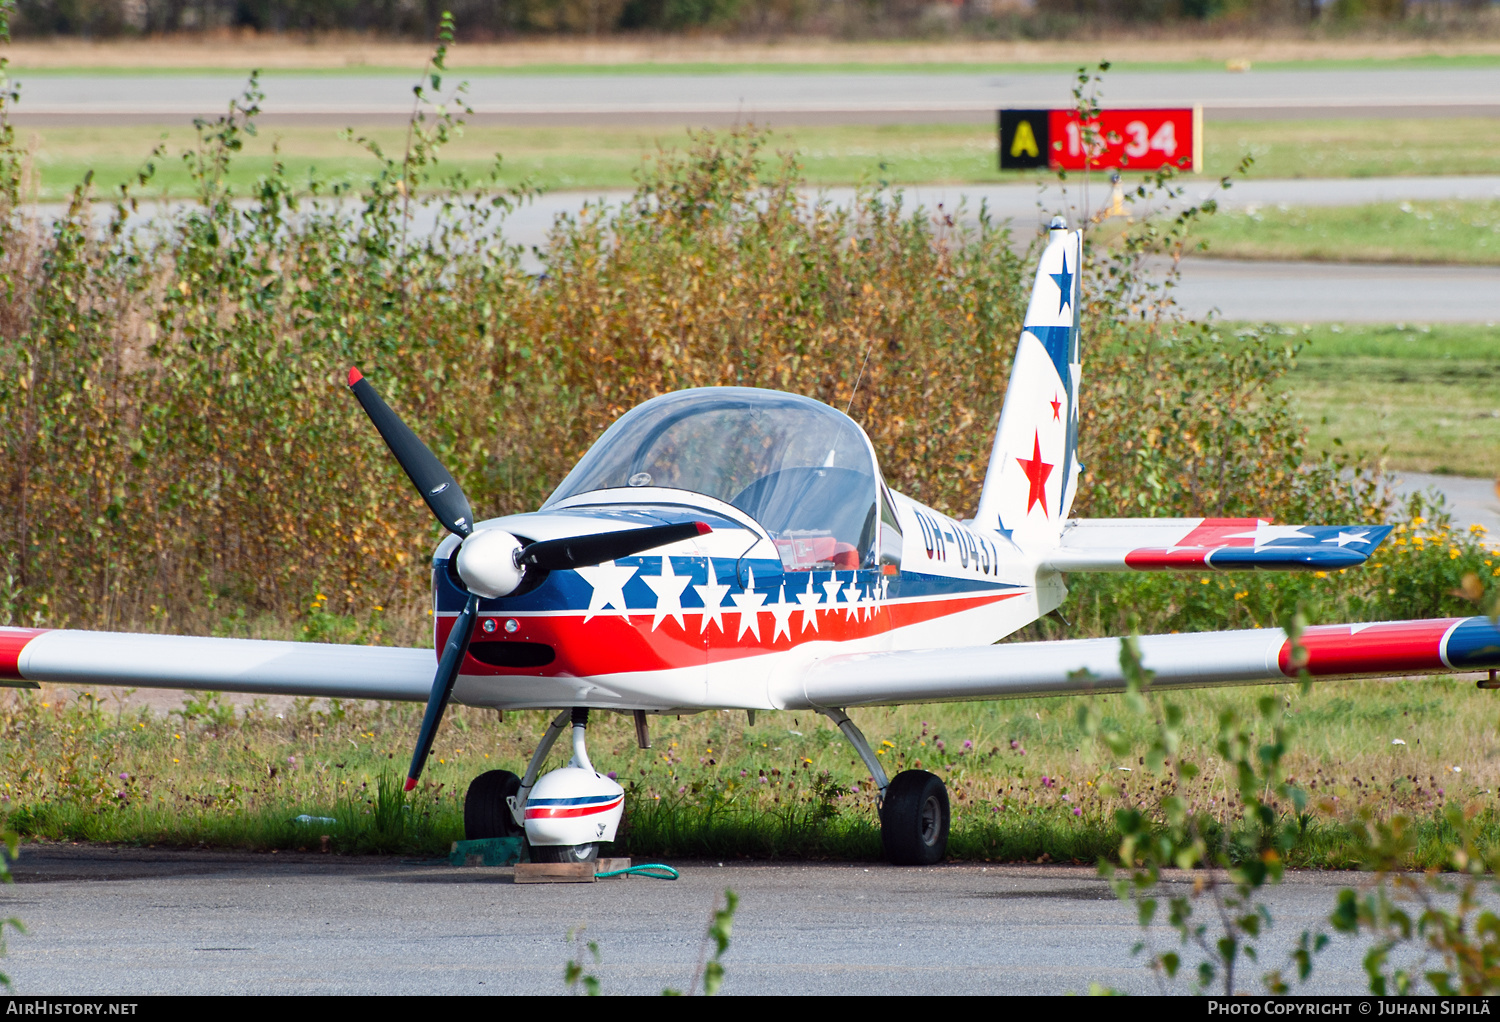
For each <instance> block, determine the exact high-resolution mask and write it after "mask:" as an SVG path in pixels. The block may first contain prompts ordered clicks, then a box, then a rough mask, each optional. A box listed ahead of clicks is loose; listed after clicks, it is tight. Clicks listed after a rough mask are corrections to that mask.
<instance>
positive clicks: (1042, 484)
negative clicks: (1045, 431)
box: [1016, 433, 1052, 515]
mask: <svg viewBox="0 0 1500 1022" xmlns="http://www.w3.org/2000/svg"><path fill="white" fill-rule="evenodd" d="M1016 462H1017V463H1018V464H1019V465H1020V466H1021V471H1022V472H1025V473H1026V481H1027V482H1029V483H1030V484H1031V492H1030V493H1028V494H1027V495H1026V513H1027V514H1030V513H1031V509H1032V508H1033V507H1035V506H1036V505H1037V504H1040V505H1042V514H1044V515H1045V514H1047V491H1046V487H1047V477H1048V476H1050V475H1051V474H1052V466H1051V465H1049V464H1047V463H1046V462H1044V461H1043V460H1042V438H1041V434H1039V433H1033V434H1032V440H1031V460H1030V461H1027V460H1026V459H1025V458H1017V459H1016Z"/></svg>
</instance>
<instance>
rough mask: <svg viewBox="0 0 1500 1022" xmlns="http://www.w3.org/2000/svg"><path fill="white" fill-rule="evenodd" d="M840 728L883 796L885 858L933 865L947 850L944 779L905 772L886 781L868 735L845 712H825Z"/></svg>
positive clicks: (881, 824)
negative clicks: (866, 737) (867, 739)
mask: <svg viewBox="0 0 1500 1022" xmlns="http://www.w3.org/2000/svg"><path fill="white" fill-rule="evenodd" d="M822 712H823V713H824V714H825V715H826V716H827V717H828V719H829V720H831V721H833V722H834V723H835V724H837V725H838V728H839V730H840V731H842V732H843V733H844V737H845V738H847V739H849V744H850V745H852V746H854V750H855V751H856V752H858V753H859V758H860V759H862V760H864V761H865V766H866V767H867V768H868V769H869V771H870V776H871V777H872V778H873V779H874V781H875V787H876V788H877V789H879V792H880V803H879V804H880V840H881V843H882V844H883V845H884V846H885V855H886V858H887V859H889V860H890V861H891V862H892V863H894V864H895V865H897V866H930V865H932V864H934V863H937V862H942V861H943V855H944V854H945V853H946V852H947V851H948V822H949V810H948V789H947V787H946V786H945V785H944V784H943V779H942V778H941V777H938V776H937V775H936V774H930V773H928V772H927V771H926V770H903V771H901V773H899V774H897V775H896V777H895V779H894V780H886V776H885V769H884V768H883V767H882V766H881V765H880V760H879V758H878V757H876V755H875V753H874V750H872V749H871V748H870V743H869V742H868V741H866V740H865V736H864V734H863V733H862V732H861V731H860V730H859V728H858V727H856V726H855V725H854V721H852V720H850V719H849V715H848V714H847V713H845V712H844V711H843V710H838V709H825V710H823V711H822Z"/></svg>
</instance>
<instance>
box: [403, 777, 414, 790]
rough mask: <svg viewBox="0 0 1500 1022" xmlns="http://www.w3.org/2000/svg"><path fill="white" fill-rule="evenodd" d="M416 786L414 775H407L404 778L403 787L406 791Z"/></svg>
mask: <svg viewBox="0 0 1500 1022" xmlns="http://www.w3.org/2000/svg"><path fill="white" fill-rule="evenodd" d="M416 786H417V779H416V778H415V777H408V778H407V779H406V788H405V790H406V791H411V790H412V789H413V788H415V787H416Z"/></svg>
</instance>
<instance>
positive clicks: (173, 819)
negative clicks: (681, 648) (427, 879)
mask: <svg viewBox="0 0 1500 1022" xmlns="http://www.w3.org/2000/svg"><path fill="white" fill-rule="evenodd" d="M1264 691H1265V690H1264V689H1255V688H1246V689H1229V690H1221V691H1205V692H1194V693H1183V694H1181V695H1179V696H1174V697H1173V698H1174V699H1176V700H1177V701H1178V702H1179V703H1180V704H1181V705H1182V706H1183V707H1184V709H1185V710H1186V713H1187V719H1188V720H1189V721H1190V722H1191V723H1190V726H1189V737H1188V740H1187V742H1186V743H1185V745H1184V747H1183V750H1182V753H1181V755H1183V756H1185V757H1189V758H1192V759H1194V760H1195V761H1197V762H1199V763H1200V764H1202V765H1204V766H1205V767H1206V769H1205V772H1204V774H1203V776H1202V777H1201V778H1199V779H1198V780H1195V781H1194V782H1193V783H1192V785H1191V786H1190V788H1189V790H1187V791H1186V792H1185V794H1186V795H1187V796H1188V797H1189V799H1190V801H1191V802H1192V803H1193V805H1194V806H1195V807H1197V808H1203V807H1207V808H1209V809H1210V811H1213V812H1216V813H1221V812H1226V811H1230V809H1229V807H1230V805H1231V804H1232V803H1233V799H1232V798H1231V797H1228V796H1229V794H1230V790H1231V786H1232V785H1231V782H1230V780H1229V779H1228V778H1226V776H1225V775H1224V773H1223V771H1222V770H1221V769H1215V768H1214V766H1213V764H1214V762H1215V757H1214V755H1213V753H1212V745H1213V742H1214V741H1215V736H1216V724H1215V722H1216V720H1217V719H1218V715H1219V714H1220V713H1221V712H1222V711H1224V710H1226V709H1234V710H1236V711H1238V712H1240V713H1251V714H1253V705H1254V700H1255V699H1256V698H1257V697H1258V696H1259V695H1261V694H1262V693H1263V692H1264ZM1277 691H1278V693H1279V697H1284V698H1285V699H1286V700H1287V701H1288V703H1289V706H1290V708H1291V717H1292V719H1293V721H1295V723H1296V729H1297V738H1296V739H1295V743H1294V748H1293V751H1292V755H1291V762H1292V773H1293V774H1294V775H1295V776H1296V778H1297V779H1298V782H1299V783H1301V784H1303V785H1306V786H1307V787H1308V788H1309V790H1310V791H1311V792H1312V794H1313V797H1314V800H1315V801H1317V800H1325V801H1326V803H1327V808H1328V809H1329V811H1328V812H1327V813H1325V814H1323V815H1322V816H1321V817H1319V818H1318V819H1317V820H1316V821H1315V822H1313V823H1312V824H1311V825H1310V826H1309V828H1308V839H1307V841H1306V843H1305V845H1304V847H1303V848H1302V849H1300V850H1299V851H1298V853H1296V855H1295V859H1294V861H1296V862H1298V863H1299V864H1304V865H1315V866H1322V867H1331V868H1339V867H1347V866H1350V865H1354V864H1356V862H1357V859H1356V855H1357V853H1356V851H1355V849H1354V848H1353V846H1352V845H1351V844H1350V843H1349V841H1348V840H1347V839H1346V838H1345V837H1343V836H1341V834H1342V830H1341V828H1340V827H1339V826H1338V823H1337V820H1338V819H1339V818H1341V817H1342V816H1343V815H1345V814H1347V813H1350V812H1353V811H1354V810H1355V809H1357V808H1358V807H1360V806H1363V805H1375V806H1378V807H1379V808H1380V809H1381V811H1382V812H1389V811H1394V810H1397V809H1400V810H1404V811H1408V812H1410V813H1413V814H1414V815H1416V816H1417V817H1418V818H1429V817H1431V816H1432V814H1433V813H1435V812H1436V811H1437V810H1438V809H1440V808H1441V807H1442V806H1443V805H1444V804H1445V803H1447V802H1450V801H1458V802H1462V803H1472V804H1475V805H1476V806H1478V807H1480V808H1481V809H1484V810H1488V811H1490V814H1491V815H1493V813H1494V811H1495V810H1496V809H1500V796H1497V794H1496V793H1497V792H1500V749H1497V748H1496V746H1495V743H1494V740H1493V735H1494V727H1495V725H1496V719H1497V717H1500V704H1497V703H1496V702H1495V695H1494V693H1490V692H1481V691H1476V690H1475V689H1474V687H1473V685H1472V683H1470V682H1467V681H1461V680H1424V681H1393V682H1357V683H1349V682H1342V683H1328V684H1323V685H1319V686H1317V687H1316V688H1314V689H1313V690H1312V691H1311V692H1310V693H1309V694H1307V695H1301V694H1299V693H1298V692H1297V691H1296V690H1295V689H1294V688H1290V687H1288V688H1282V689H1279V690H1277ZM1098 704H1099V708H1100V710H1101V711H1102V713H1103V714H1104V716H1105V718H1106V722H1107V723H1109V724H1110V725H1111V726H1113V725H1114V724H1119V725H1121V726H1123V727H1125V728H1126V730H1127V731H1128V732H1130V733H1132V734H1134V735H1135V736H1136V737H1137V738H1139V739H1140V741H1141V743H1142V745H1143V746H1144V742H1145V739H1146V735H1147V733H1148V730H1149V728H1150V726H1151V722H1150V721H1149V720H1146V719H1135V718H1132V717H1130V716H1129V715H1128V713H1127V711H1126V710H1125V709H1124V705H1123V702H1122V701H1121V700H1120V699H1119V698H1117V697H1101V698H1100V699H1099V700H1098ZM1078 706H1079V704H1078V701H1077V700H1072V699H1032V700H1019V701H1011V702H996V703H975V704H953V705H943V706H926V707H920V706H912V707H903V708H894V709H875V710H867V711H863V712H860V713H857V714H856V719H857V720H858V721H859V722H860V724H861V726H862V728H863V729H864V730H865V732H866V733H867V735H868V736H869V737H870V739H871V741H872V742H874V743H876V744H877V746H878V747H879V749H880V751H881V755H882V758H883V759H885V760H886V762H887V763H888V764H889V768H888V769H889V770H890V771H891V772H894V771H895V770H897V769H900V768H902V767H909V768H918V767H920V768H922V769H928V770H933V771H935V772H937V773H938V774H940V775H941V776H943V777H944V779H945V780H946V781H947V783H948V787H949V792H950V798H951V802H952V805H953V813H954V835H953V841H952V852H953V854H954V856H955V857H959V858H967V859H999V860H1035V859H1038V858H1040V857H1042V856H1046V857H1048V858H1049V859H1052V860H1074V859H1076V860H1082V861H1093V860H1094V859H1095V858H1096V857H1097V856H1098V855H1100V854H1104V853H1106V852H1107V851H1109V850H1110V848H1111V847H1112V843H1113V841H1114V840H1116V839H1115V838H1114V836H1113V835H1114V831H1113V822H1112V821H1113V812H1114V810H1115V809H1116V808H1118V807H1120V806H1123V805H1143V806H1150V805H1153V804H1154V801H1155V799H1157V798H1159V797H1161V796H1162V795H1164V794H1165V793H1166V789H1165V786H1164V785H1163V784H1161V783H1160V782H1159V780H1158V779H1157V778H1156V777H1154V776H1152V775H1151V774H1150V772H1149V771H1148V770H1146V769H1145V768H1144V766H1143V764H1142V763H1141V762H1139V760H1138V759H1136V758H1133V757H1126V758H1124V759H1120V760H1118V761H1116V759H1115V758H1113V757H1110V756H1109V755H1108V754H1107V753H1106V752H1105V751H1104V750H1102V749H1096V748H1094V747H1093V746H1092V745H1091V744H1090V743H1089V741H1088V740H1087V739H1086V738H1085V737H1084V735H1083V733H1082V732H1081V731H1080V730H1079V727H1078V724H1077V717H1076V711H1077V709H1078ZM420 714H421V707H420V706H417V705H409V706H408V705H398V706H393V705H389V704H387V705H380V704H358V705H344V706H339V705H337V704H335V705H334V706H332V707H323V708H320V709H319V708H314V707H313V705H312V703H311V701H299V703H298V704H297V706H296V707H295V708H291V709H288V710H286V712H285V713H284V714H273V713H271V712H269V711H267V710H265V709H259V710H256V709H252V710H250V711H249V712H248V713H246V712H242V713H240V714H236V713H235V712H234V710H233V708H231V707H224V706H221V705H219V704H217V703H216V702H215V701H213V700H202V699H199V700H196V701H194V705H189V706H187V707H185V708H184V710H183V711H182V712H180V713H179V714H177V715H175V716H170V717H165V718H164V717H161V716H153V715H151V714H149V713H119V712H117V709H116V708H115V707H114V706H111V705H99V704H95V703H93V702H92V701H91V700H90V699H89V698H88V697H87V696H85V695H83V694H82V693H73V692H69V691H67V690H66V689H61V688H55V687H49V688H48V689H47V690H45V691H44V692H42V693H40V694H30V693H25V694H21V693H11V694H7V695H3V696H0V728H3V731H4V734H5V739H6V741H5V746H4V750H5V751H4V756H5V757H6V760H7V762H6V763H5V771H4V778H5V781H4V783H5V788H4V793H3V796H0V807H3V808H5V809H8V810H9V814H8V820H9V823H10V825H11V826H12V827H14V828H15V829H17V830H19V831H20V832H22V833H23V834H25V835H27V836H28V837H33V838H40V839H52V840H99V841H125V842H130V843H141V844H169V845H194V844H200V843H202V844H210V845H228V846H238V847H249V848H273V847H279V848H299V847H312V848H316V847H318V842H319V839H320V837H321V835H322V834H328V835H329V836H330V838H331V839H332V842H333V845H334V848H335V849H336V850H339V851H350V852H353V851H407V852H422V853H429V854H431V853H441V852H444V851H446V849H447V844H448V842H449V841H451V840H454V839H456V838H458V837H460V836H461V833H462V804H463V794H464V790H465V788H466V786H467V784H468V781H469V779H470V778H472V777H473V776H474V775H476V774H478V773H480V772H482V771H484V770H487V769H494V768H497V767H504V768H508V769H511V770H515V771H519V770H520V769H521V768H522V767H523V766H524V764H525V760H526V758H527V756H528V754H529V752H530V750H531V748H532V747H533V745H534V742H535V740H536V738H537V736H538V735H539V734H540V732H541V731H542V729H543V727H544V724H545V720H546V718H547V716H548V715H547V714H544V713H540V712H531V713H521V714H509V715H507V717H506V719H505V721H504V722H503V723H502V722H500V721H498V720H497V719H496V716H495V714H493V713H489V712H483V711H478V710H473V709H464V708H456V709H453V710H450V715H449V718H448V723H447V724H445V726H444V728H443V731H442V733H441V734H440V735H439V738H438V742H437V746H436V750H435V752H434V756H433V759H432V760H431V764H430V766H429V767H428V770H427V773H426V775H425V776H424V780H423V783H422V785H421V787H420V788H419V789H418V791H417V792H416V793H414V795H413V796H411V798H410V800H409V801H406V800H403V799H402V798H401V796H400V794H399V792H398V791H397V790H396V784H397V782H396V778H397V777H399V776H401V775H403V774H404V770H405V763H406V757H407V756H408V755H409V746H410V743H411V740H412V735H413V734H414V733H415V728H416V724H417V721H418V719H419V717H420ZM1395 739H1400V740H1401V741H1403V742H1405V743H1406V744H1405V745H1393V744H1392V742H1393V740H1395ZM565 744H566V743H559V751H557V752H555V753H554V756H553V760H554V761H555V762H554V763H553V764H552V765H554V766H557V765H561V764H562V762H563V760H564V759H565V756H566V753H564V752H563V751H561V747H562V746H563V745H565ZM590 750H591V756H592V758H593V759H594V761H595V763H596V764H597V765H598V767H599V769H601V770H609V771H613V772H614V773H616V774H617V775H618V777H619V780H620V782H621V783H622V784H624V785H626V786H627V788H629V789H631V790H632V792H633V795H632V798H631V799H630V800H629V805H630V809H629V815H628V816H627V823H626V827H625V830H624V832H623V834H622V837H621V840H620V842H619V846H620V848H621V849H622V850H628V851H629V852H630V853H631V854H635V855H660V856H672V855H676V856H694V855H711V856H716V857H723V856H737V857H741V856H756V857H761V856H770V857H779V856H790V857H813V858H821V857H828V858H852V859H869V858H878V857H879V855H880V848H879V837H878V829H877V826H876V821H875V816H874V801H873V793H872V791H871V787H870V781H869V779H868V777H867V775H865V774H864V772H863V770H862V768H861V767H860V766H859V764H858V762H857V760H856V758H855V756H854V753H853V752H852V750H850V749H849V747H848V746H847V744H846V743H845V742H844V740H843V738H842V737H841V736H840V735H839V734H838V732H837V731H836V730H835V729H834V728H832V727H831V726H830V725H829V724H828V722H827V721H826V720H823V719H822V718H818V717H814V716H812V715H809V714H794V713H764V714H761V715H760V716H759V717H758V718H757V722H756V724H755V725H754V726H753V727H752V726H750V725H749V724H748V723H747V722H746V720H745V717H744V715H743V714H738V713H730V712H728V711H722V712H717V713H705V714H700V715H697V716H690V717H683V718H680V719H673V718H670V717H668V718H660V719H653V747H652V748H651V749H650V750H640V749H637V748H636V746H635V742H634V737H633V732H632V730H631V726H630V723H629V721H628V719H627V718H624V717H620V716H617V715H612V714H598V715H597V719H596V720H595V721H594V722H593V724H592V726H591V728H590ZM382 778H384V779H385V780H384V786H382ZM1106 782H1108V783H1113V784H1114V785H1115V786H1116V787H1118V788H1119V791H1118V792H1116V793H1114V794H1111V795H1105V794H1101V793H1100V790H1099V787H1100V785H1101V784H1104V783H1106ZM406 806H409V807H410V808H404V807H406ZM1214 807H1220V808H1219V809H1217V810H1215V809H1214ZM303 814H306V815H309V816H313V817H321V818H326V819H332V820H336V821H337V822H336V823H326V822H319V823H315V824H312V825H304V824H300V823H297V822H295V817H297V816H299V815H303ZM1490 826H1491V828H1492V829H1495V830H1496V833H1497V835H1500V828H1496V827H1495V823H1494V821H1493V820H1492V821H1491V824H1490ZM1434 855H1436V853H1435V851H1433V849H1432V848H1429V849H1427V850H1426V851H1425V852H1423V853H1419V857H1418V858H1419V861H1426V858H1424V856H1425V857H1431V856H1434Z"/></svg>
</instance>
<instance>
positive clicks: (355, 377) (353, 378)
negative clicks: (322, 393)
mask: <svg viewBox="0 0 1500 1022" xmlns="http://www.w3.org/2000/svg"><path fill="white" fill-rule="evenodd" d="M364 378H365V374H364V373H362V372H360V371H359V369H358V368H356V367H354V366H350V368H349V386H351V387H352V386H354V385H355V384H356V383H358V382H359V381H360V380H363V379H364ZM407 790H408V791H410V790H411V789H410V788H408V789H407Z"/></svg>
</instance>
